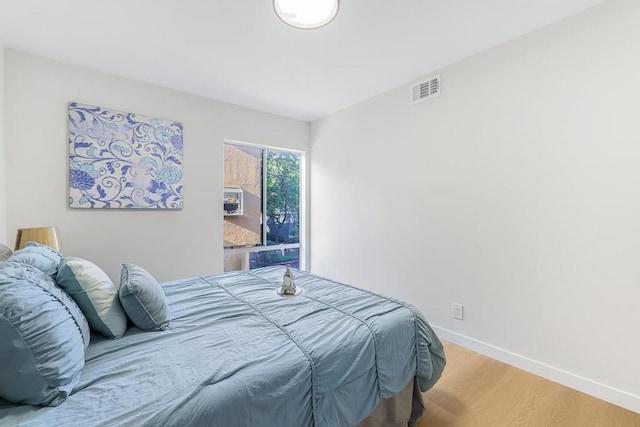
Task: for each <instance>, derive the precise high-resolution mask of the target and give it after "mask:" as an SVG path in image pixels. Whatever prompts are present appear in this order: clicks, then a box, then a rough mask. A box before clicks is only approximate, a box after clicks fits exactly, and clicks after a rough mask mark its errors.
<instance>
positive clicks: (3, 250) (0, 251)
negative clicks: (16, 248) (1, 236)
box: [0, 243, 13, 262]
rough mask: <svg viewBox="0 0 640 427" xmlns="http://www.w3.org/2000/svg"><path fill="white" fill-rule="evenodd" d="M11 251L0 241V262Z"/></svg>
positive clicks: (9, 254)
mask: <svg viewBox="0 0 640 427" xmlns="http://www.w3.org/2000/svg"><path fill="white" fill-rule="evenodd" d="M12 253H13V251H12V250H11V249H10V248H8V247H7V246H5V245H3V244H2V243H0V262H1V261H6V260H7V259H9V257H10V256H11V254H12Z"/></svg>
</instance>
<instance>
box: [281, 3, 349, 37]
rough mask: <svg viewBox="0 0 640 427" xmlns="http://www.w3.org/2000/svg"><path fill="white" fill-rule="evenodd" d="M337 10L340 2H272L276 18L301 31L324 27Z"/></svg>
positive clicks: (331, 19)
mask: <svg viewBox="0 0 640 427" xmlns="http://www.w3.org/2000/svg"><path fill="white" fill-rule="evenodd" d="M338 9H340V0H273V10H275V12H276V15H278V18H280V19H282V21H283V22H284V23H285V24H287V25H291V26H292V27H294V28H299V29H302V30H313V29H316V28H320V27H324V26H325V25H327V24H328V23H330V22H331V21H333V19H334V18H335V17H336V15H337V14H338Z"/></svg>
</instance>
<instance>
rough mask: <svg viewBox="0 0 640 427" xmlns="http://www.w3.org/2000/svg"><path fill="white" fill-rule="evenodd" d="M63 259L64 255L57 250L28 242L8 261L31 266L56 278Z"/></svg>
mask: <svg viewBox="0 0 640 427" xmlns="http://www.w3.org/2000/svg"><path fill="white" fill-rule="evenodd" d="M61 259H62V255H60V253H59V252H58V251H56V250H55V249H53V248H50V247H49V246H45V245H41V244H40V243H36V242H28V243H27V245H26V246H25V247H24V248H22V249H19V250H17V251H15V252H14V253H13V255H11V256H10V257H9V259H8V260H7V261H13V262H21V263H24V264H29V265H32V266H34V267H35V268H37V269H38V270H40V271H42V272H43V273H45V274H48V275H49V276H55V275H56V273H57V272H58V264H60V260H61Z"/></svg>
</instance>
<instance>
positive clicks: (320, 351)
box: [0, 266, 445, 427]
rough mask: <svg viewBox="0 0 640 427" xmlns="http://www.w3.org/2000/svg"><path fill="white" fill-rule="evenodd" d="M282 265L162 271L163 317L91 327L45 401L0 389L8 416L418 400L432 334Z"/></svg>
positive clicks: (404, 308) (180, 413)
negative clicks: (59, 393) (64, 388)
mask: <svg viewBox="0 0 640 427" xmlns="http://www.w3.org/2000/svg"><path fill="white" fill-rule="evenodd" d="M283 272H284V268H283V267H278V266H276V267H266V268H262V269H257V270H250V271H241V272H233V273H225V274H219V275H212V276H204V277H196V278H189V279H184V280H176V281H171V282H165V283H163V284H162V285H161V286H162V290H163V291H164V294H165V295H166V298H167V302H168V304H169V307H170V308H171V323H170V327H169V328H168V329H167V330H164V331H157V332H147V331H142V330H140V329H138V328H136V327H129V328H128V329H127V331H126V333H125V334H124V336H122V337H121V338H118V339H106V338H103V337H100V336H98V335H96V334H92V335H91V341H90V345H89V346H88V348H87V349H86V352H85V363H84V368H83V369H82V373H81V375H80V377H79V380H78V382H77V384H76V385H75V386H74V388H73V392H72V393H71V395H70V396H69V397H68V398H67V399H66V401H64V402H63V403H61V404H60V405H59V406H55V407H40V406H32V405H16V404H12V403H9V402H6V401H4V400H0V424H1V425H11V426H14V425H15V426H53V425H65V426H101V425H104V426H113V425H118V426H225V427H227V426H229V427H233V426H251V427H253V426H262V427H269V426H273V427H286V426H292V427H304V426H316V427H321V426H327V427H339V426H358V425H360V426H392V425H405V426H406V425H408V424H409V425H411V424H412V423H414V422H415V421H416V419H417V418H419V416H420V415H421V413H422V409H423V407H422V399H421V392H426V391H427V390H429V389H430V388H431V387H432V386H433V385H434V384H435V382H436V381H437V380H438V379H439V378H440V375H441V373H442V371H443V369H444V365H445V355H444V351H443V347H442V345H441V343H440V341H439V339H438V337H437V336H436V334H435V333H434V331H433V330H432V329H431V327H430V326H429V325H428V323H427V321H426V320H425V319H424V317H423V316H422V315H421V314H420V313H419V312H418V311H417V310H416V309H415V308H414V307H413V306H411V305H409V304H406V303H404V302H401V301H398V300H395V299H393V298H389V297H385V296H381V295H377V294H374V293H372V292H368V291H365V290H361V289H358V288H355V287H352V286H349V285H345V284H341V283H337V282H335V281H332V280H330V279H327V278H324V277H320V276H317V275H313V274H310V273H305V272H301V271H295V272H294V274H295V283H296V285H297V286H298V287H301V288H303V289H304V292H303V294H302V295H300V296H297V297H282V296H280V295H278V294H277V293H276V290H277V289H278V287H279V286H280V285H281V284H282V279H283Z"/></svg>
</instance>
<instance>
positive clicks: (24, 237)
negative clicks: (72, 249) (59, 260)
mask: <svg viewBox="0 0 640 427" xmlns="http://www.w3.org/2000/svg"><path fill="white" fill-rule="evenodd" d="M27 242H37V243H40V244H41V245H46V246H49V247H51V248H53V249H55V250H56V251H58V252H60V251H62V240H60V232H59V231H58V227H33V228H20V229H18V235H17V236H16V249H15V250H16V251H17V250H18V249H22V248H24V247H25V246H26V245H27Z"/></svg>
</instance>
